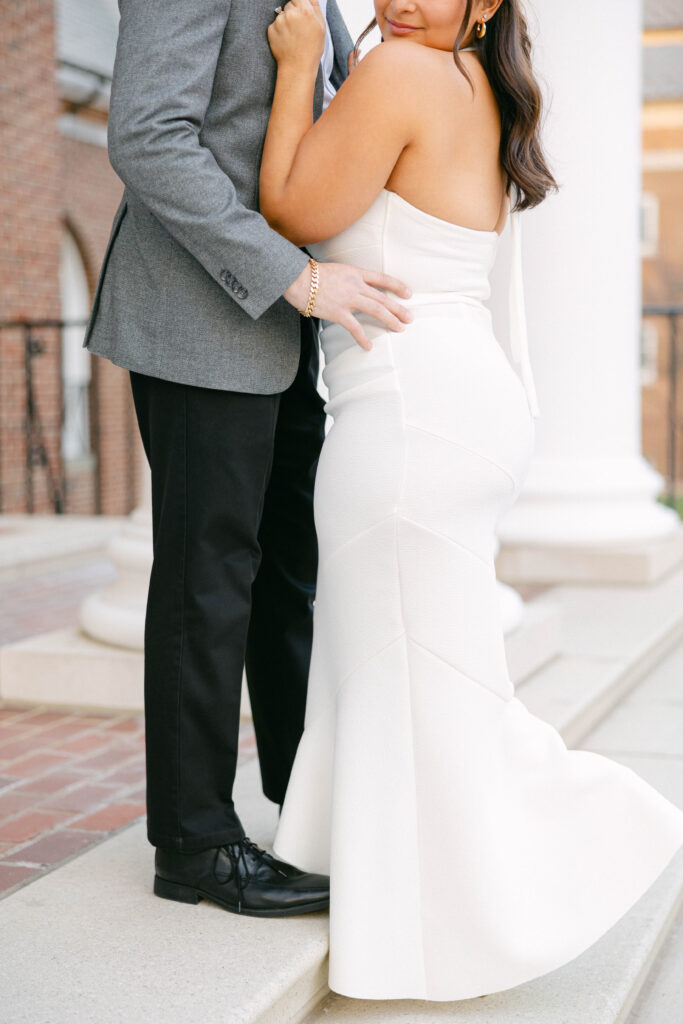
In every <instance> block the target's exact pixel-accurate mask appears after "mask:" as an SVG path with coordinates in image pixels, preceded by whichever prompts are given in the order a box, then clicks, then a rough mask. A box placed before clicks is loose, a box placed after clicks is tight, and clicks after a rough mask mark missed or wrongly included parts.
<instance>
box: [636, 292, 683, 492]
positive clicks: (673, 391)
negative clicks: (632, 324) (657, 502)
mask: <svg viewBox="0 0 683 1024" xmlns="http://www.w3.org/2000/svg"><path fill="white" fill-rule="evenodd" d="M643 317H648V318H649V317H652V318H657V319H659V320H664V322H665V323H666V336H667V339H668V344H667V355H666V378H667V412H666V418H667V423H666V472H665V476H666V493H665V494H664V495H663V498H662V500H663V501H664V502H665V503H666V504H667V505H670V506H671V507H672V508H678V504H679V494H678V485H679V481H680V479H681V477H683V471H682V470H681V468H680V467H679V462H680V457H681V452H683V444H681V436H680V434H681V430H682V429H683V417H682V415H681V412H680V411H679V406H680V391H681V382H680V380H679V376H680V373H681V371H682V370H683V358H682V356H681V352H680V350H679V345H680V336H681V332H680V330H679V323H680V320H681V317H683V305H680V304H677V303H675V304H671V305H667V304H657V303H647V304H645V305H644V306H643Z"/></svg>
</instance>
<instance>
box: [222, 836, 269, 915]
mask: <svg viewBox="0 0 683 1024" xmlns="http://www.w3.org/2000/svg"><path fill="white" fill-rule="evenodd" d="M219 849H223V850H225V852H226V853H227V855H228V857H229V858H230V864H231V866H232V876H233V877H234V878H235V882H236V885H237V909H238V911H239V913H242V895H243V892H244V890H245V888H246V887H247V885H248V884H249V882H250V881H251V875H250V873H249V865H248V864H247V858H246V853H247V851H248V852H249V853H251V854H252V856H253V857H256V859H257V860H259V861H261V863H264V864H267V865H268V867H269V868H271V869H272V870H273V871H277V873H278V874H279V875H282V876H283V878H286V877H287V874H286V872H284V871H282V869H281V868H279V867H278V865H277V862H276V861H275V858H274V857H273V856H272V855H271V854H270V853H268V852H267V851H266V850H262V849H261V847H260V846H257V845H256V843H254V842H253V841H252V840H251V839H248V838H247V836H244V837H243V838H242V839H238V840H237V841H236V842H234V843H227V844H226V845H224V846H222V847H219ZM218 852H219V850H216V859H217V858H218ZM214 864H215V861H214ZM240 868H241V870H240ZM226 881H227V879H226Z"/></svg>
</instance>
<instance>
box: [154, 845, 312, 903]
mask: <svg viewBox="0 0 683 1024" xmlns="http://www.w3.org/2000/svg"><path fill="white" fill-rule="evenodd" d="M154 868H155V872H156V873H155V876H154V892H155V893H156V895H157V896H163V897H164V898H165V899H167V900H179V901H180V902H181V903H199V901H200V900H201V899H208V900H211V901H212V902H213V903H218V904H219V905H220V906H221V907H225V909H226V910H231V911H233V913H235V914H249V915H251V916H252V917H288V916H290V915H293V914H307V913H310V912H311V911H313V910H325V909H326V908H327V907H329V905H330V880H329V878H328V876H327V875H312V874H309V873H308V872H306V871H300V870H299V868H295V867H293V866H292V865H291V864H287V863H286V862H285V861H283V860H278V859H277V858H276V857H274V856H273V855H272V854H270V853H266V851H265V850H261V849H260V848H259V847H258V846H257V845H256V843H252V841H251V840H250V839H247V838H246V836H245V838H244V839H241V840H239V842H236V843H228V844H227V845H225V846H214V847H212V848H211V849H209V850H201V851H200V852H199V853H178V852H177V851H176V850H165V849H162V848H161V847H157V848H156V852H155V855H154Z"/></svg>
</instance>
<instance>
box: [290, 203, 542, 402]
mask: <svg viewBox="0 0 683 1024" xmlns="http://www.w3.org/2000/svg"><path fill="white" fill-rule="evenodd" d="M519 218H520V214H519V213H513V214H511V215H510V229H511V234H512V265H511V268H510V287H509V306H508V309H509V316H510V325H509V326H510V346H511V354H512V357H513V359H514V360H515V362H516V363H517V365H518V367H519V373H520V377H521V379H522V383H523V384H524V388H525V391H526V394H527V399H528V402H529V407H530V410H531V413H532V415H533V416H534V417H535V416H538V415H539V408H538V402H537V398H536V389H535V386H534V381H533V375H532V372H531V365H530V360H529V351H528V341H527V330H526V322H525V315H524V292H523V283H522V272H521V245H520V222H519ZM499 241H500V235H499V234H498V233H497V232H496V231H481V230H478V229H475V228H468V227H464V226H463V225H460V224H453V223H451V222H450V221H446V220H442V219H441V218H440V217H435V216H433V215H432V214H429V213H426V212H425V211H424V210H421V209H419V208H418V207H416V206H413V205H412V203H409V202H408V201H407V200H405V199H403V197H402V196H399V195H398V194H397V193H396V192H391V191H389V190H388V189H386V188H384V189H382V191H381V192H380V194H379V195H378V196H377V198H376V200H375V201H374V202H373V203H372V205H371V206H370V207H369V208H368V209H367V210H366V211H365V213H364V214H362V215H361V217H359V218H358V220H356V221H355V222H354V223H353V224H351V225H350V226H349V227H348V228H346V229H345V230H344V231H340V232H339V233H338V234H336V235H334V236H333V237H332V238H329V239H326V240H325V241H323V242H318V243H316V244H315V245H310V246H308V251H309V252H310V253H311V255H312V256H313V257H314V258H315V259H317V260H320V261H325V262H339V263H350V264H353V265H355V266H358V267H362V268H364V269H366V270H379V271H382V272H383V273H385V274H391V275H393V276H395V277H397V278H399V279H400V280H402V281H403V282H405V284H407V285H408V286H409V287H410V288H411V289H412V291H413V295H412V297H411V299H409V300H407V301H405V300H403V301H404V304H405V305H407V306H409V307H410V308H411V309H413V310H414V311H416V310H418V309H421V308H424V307H433V306H434V305H441V304H450V303H458V302H470V303H474V304H483V303H485V302H486V301H487V300H488V299H489V297H490V294H491V286H490V280H489V275H490V272H491V270H492V268H493V265H494V263H495V260H496V254H497V251H498V245H499ZM416 315H419V314H417V313H416ZM361 319H363V323H364V326H365V327H366V330H367V331H368V334H369V335H370V337H372V336H373V335H374V336H377V335H378V334H380V333H383V332H384V331H385V328H383V327H381V326H380V325H379V323H378V321H376V320H372V319H371V318H369V317H368V318H364V317H362V318H361ZM330 328H331V325H330V324H329V323H328V322H326V321H323V337H322V341H323V348H325V335H326V334H327V341H328V344H332V345H334V347H335V349H338V347H339V346H340V345H343V344H344V343H346V344H355V342H353V339H352V338H351V336H350V335H348V333H346V332H342V331H340V330H339V329H334V328H331V329H330ZM344 335H346V337H344Z"/></svg>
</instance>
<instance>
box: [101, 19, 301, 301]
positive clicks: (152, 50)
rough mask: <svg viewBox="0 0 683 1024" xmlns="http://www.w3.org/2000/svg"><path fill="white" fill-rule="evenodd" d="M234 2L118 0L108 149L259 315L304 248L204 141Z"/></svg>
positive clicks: (289, 277)
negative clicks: (243, 195) (254, 201)
mask: <svg viewBox="0 0 683 1024" xmlns="http://www.w3.org/2000/svg"><path fill="white" fill-rule="evenodd" d="M230 5H231V0H120V4H119V6H120V11H121V20H120V26H119V39H118V45H117V49H116V60H115V64H114V75H113V81H112V91H111V101H110V109H109V128H108V149H109V159H110V161H111V164H112V167H113V168H114V170H115V171H116V173H117V174H118V175H119V177H120V178H121V179H122V181H123V182H124V184H125V185H126V186H127V187H128V188H129V189H130V190H131V192H132V193H133V194H134V195H135V196H137V197H138V198H139V199H140V200H141V201H142V202H143V203H144V204H145V206H147V208H148V209H149V210H150V211H151V212H152V213H153V214H154V216H155V217H157V219H158V220H159V221H160V222H161V223H162V224H163V225H164V227H165V228H166V229H167V230H168V231H169V232H170V233H171V234H172V235H173V236H174V237H175V238H176V239H177V240H178V242H180V244H181V245H183V246H184V247H185V248H186V249H187V250H188V252H190V253H191V254H192V255H193V256H194V257H195V258H196V259H197V260H199V262H200V263H201V264H202V266H203V267H204V268H205V269H206V271H207V272H208V273H209V274H210V275H211V277H212V278H213V279H214V280H215V281H216V282H217V283H218V284H219V285H220V286H221V287H222V288H223V289H224V290H225V291H226V293H227V294H228V295H229V296H230V297H231V298H232V299H234V300H235V302H237V303H238V304H239V305H240V306H241V307H242V309H244V311H245V312H246V313H247V314H248V315H249V316H250V317H252V319H254V320H256V319H258V317H259V316H261V314H262V313H264V312H265V310H266V309H268V307H269V306H271V305H272V304H273V302H275V301H276V299H278V298H279V297H280V296H281V295H282V294H283V292H284V291H286V289H287V288H288V287H289V285H290V284H291V283H292V282H293V281H294V280H295V279H296V278H297V277H298V276H299V274H300V273H301V271H302V270H303V269H304V267H305V266H306V264H307V262H308V256H307V255H306V254H305V253H303V252H302V251H301V249H299V248H297V246H295V245H292V243H291V242H289V241H287V240H286V239H285V238H283V237H282V236H281V235H279V234H278V233H277V232H275V231H273V230H272V229H271V228H270V226H269V225H268V223H267V221H266V220H265V218H264V217H262V216H261V214H260V213H258V212H256V211H254V210H249V209H247V208H246V207H245V206H244V205H243V204H242V203H241V202H240V201H239V200H238V198H237V194H236V191H235V187H234V185H233V183H232V181H231V180H230V178H229V177H228V175H226V174H225V173H224V171H222V170H221V168H220V167H219V166H218V164H217V162H216V160H215V158H214V156H213V154H212V153H211V151H210V150H209V149H207V148H206V146H203V145H202V144H201V142H200V137H199V135H200V131H201V128H202V124H203V122H204V118H205V115H206V110H207V108H208V106H209V101H210V98H211V92H212V89H213V84H214V77H215V74H216V65H217V62H218V57H219V53H220V49H221V44H222V40H223V34H224V32H225V29H226V25H227V21H228V17H229V13H230ZM236 88H239V83H236ZM226 131H229V126H226Z"/></svg>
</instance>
